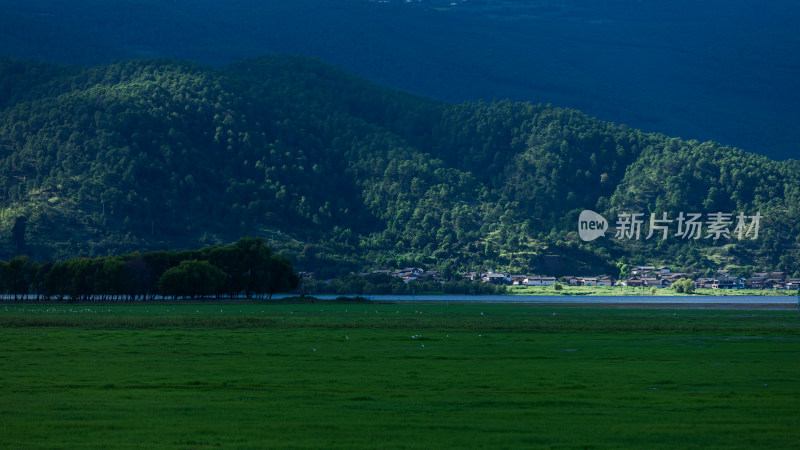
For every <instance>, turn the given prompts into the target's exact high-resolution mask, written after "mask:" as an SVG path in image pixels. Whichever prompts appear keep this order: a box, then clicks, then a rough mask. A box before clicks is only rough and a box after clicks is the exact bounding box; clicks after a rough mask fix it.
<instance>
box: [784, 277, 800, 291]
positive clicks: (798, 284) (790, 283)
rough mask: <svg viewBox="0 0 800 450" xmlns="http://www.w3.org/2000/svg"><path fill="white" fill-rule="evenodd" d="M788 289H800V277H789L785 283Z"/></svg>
mask: <svg viewBox="0 0 800 450" xmlns="http://www.w3.org/2000/svg"><path fill="white" fill-rule="evenodd" d="M784 287H785V288H786V289H800V278H789V279H788V280H786V284H785V285H784Z"/></svg>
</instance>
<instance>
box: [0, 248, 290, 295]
mask: <svg viewBox="0 0 800 450" xmlns="http://www.w3.org/2000/svg"><path fill="white" fill-rule="evenodd" d="M298 284H299V277H298V275H297V273H296V272H295V271H294V268H293V267H292V266H291V264H290V263H289V261H288V260H287V259H286V258H285V257H284V256H282V255H279V254H274V253H272V249H270V247H269V246H268V245H266V243H265V242H264V241H263V240H261V239H258V238H242V239H240V240H239V241H237V242H236V243H234V244H231V245H227V246H224V247H218V246H212V247H206V248H203V249H200V250H192V251H180V252H174V251H170V252H166V251H156V252H148V253H138V252H137V253H131V254H127V255H122V256H110V257H97V258H72V259H69V260H66V261H61V262H56V263H38V262H35V261H32V260H31V259H30V258H28V257H27V256H15V257H14V258H12V259H11V260H9V261H8V262H3V261H0V293H3V294H6V295H13V297H14V299H15V300H18V299H20V298H22V296H26V295H33V296H34V297H35V299H37V300H38V299H53V298H55V299H58V300H63V299H69V300H72V301H88V300H99V301H108V300H124V299H128V300H149V299H153V298H156V296H163V297H172V298H174V299H178V298H191V299H195V298H201V299H202V298H208V297H239V296H246V297H247V298H252V297H254V296H255V297H259V298H261V297H272V295H273V294H274V293H276V292H290V291H292V290H294V289H296V288H297V287H298Z"/></svg>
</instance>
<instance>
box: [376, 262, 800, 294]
mask: <svg viewBox="0 0 800 450" xmlns="http://www.w3.org/2000/svg"><path fill="white" fill-rule="evenodd" d="M378 273H380V274H386V275H390V276H394V277H398V278H401V279H402V280H403V281H404V282H406V283H408V282H410V281H434V282H443V281H444V280H442V279H441V278H440V276H439V272H437V271H427V270H425V269H422V268H420V267H408V268H405V269H399V270H374V271H372V272H369V273H362V274H360V275H362V276H364V275H369V274H378ZM463 278H464V279H466V280H469V281H477V282H483V283H491V284H499V285H507V286H553V285H554V284H556V283H561V284H565V285H569V286H633V287H646V288H651V287H656V288H667V287H670V286H672V283H674V282H675V281H678V280H680V279H681V278H689V279H692V280H694V284H695V287H696V288H705V289H798V288H800V278H791V277H787V275H786V274H785V273H783V272H759V273H754V274H753V275H752V276H751V277H748V278H745V277H737V276H731V275H730V272H729V271H727V270H718V271H717V273H716V274H715V275H714V276H713V277H708V276H700V275H697V274H693V273H686V272H673V271H671V270H670V268H669V267H666V266H661V267H655V266H636V267H634V268H633V269H631V270H630V273H629V274H628V275H627V276H626V277H625V278H623V279H620V280H617V279H616V278H614V277H611V276H564V277H559V278H556V277H550V276H545V275H514V274H511V273H509V272H493V271H488V272H466V273H464V274H463Z"/></svg>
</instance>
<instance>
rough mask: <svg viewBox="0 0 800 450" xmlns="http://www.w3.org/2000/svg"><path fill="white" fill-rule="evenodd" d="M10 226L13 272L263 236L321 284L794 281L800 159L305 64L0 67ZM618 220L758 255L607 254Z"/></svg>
mask: <svg viewBox="0 0 800 450" xmlns="http://www.w3.org/2000/svg"><path fill="white" fill-rule="evenodd" d="M0 208H2V209H1V210H0V259H8V258H10V257H12V256H14V255H17V254H28V255H31V256H32V257H34V258H36V259H40V260H47V259H60V258H65V257H71V256H98V255H108V254H119V253H128V252H132V251H137V250H139V251H145V250H158V249H181V248H197V247H198V246H200V245H220V244H228V243H231V242H234V241H236V240H237V239H239V238H240V237H242V236H260V237H262V238H264V239H266V240H267V241H268V242H270V243H271V244H272V245H273V246H274V247H276V248H277V249H278V250H280V251H283V252H284V253H285V254H287V255H288V256H290V257H291V258H292V259H293V262H294V264H295V267H297V268H298V269H300V270H303V269H305V270H312V271H316V272H317V274H318V276H321V277H324V276H331V275H335V274H338V273H347V272H349V271H358V270H363V269H369V268H390V267H398V266H406V265H412V264H413V265H423V266H426V267H429V268H433V267H438V268H439V269H440V270H442V271H443V273H445V274H446V275H447V274H453V273H455V272H457V271H463V270H469V269H479V268H486V269H488V268H492V269H495V270H500V269H510V270H518V271H524V272H545V273H551V274H564V273H577V272H578V271H594V272H596V273H612V274H616V273H617V269H616V267H615V265H616V263H617V262H619V261H624V262H627V263H639V262H645V261H647V262H654V263H655V262H663V263H668V264H670V265H677V266H680V267H684V268H698V269H699V268H707V267H718V266H720V265H734V266H750V265H752V266H757V267H759V268H762V267H763V268H771V269H778V270H783V271H787V272H790V273H794V272H796V271H798V270H800V256H798V254H799V253H800V252H799V251H798V249H799V248H800V240H798V239H800V238H798V236H800V223H799V222H798V219H797V217H798V212H800V211H799V210H800V163H798V162H797V161H786V162H776V161H772V160H770V159H767V158H765V157H761V156H756V155H753V154H749V153H745V152H743V151H740V150H738V149H731V148H728V147H722V146H719V145H717V144H714V143H698V142H696V141H688V142H687V141H682V140H680V139H673V138H668V137H666V136H662V135H656V134H646V133H642V132H639V131H636V130H631V129H629V128H627V127H625V126H618V125H614V124H611V123H606V122H601V121H598V120H595V119H593V118H591V117H588V116H586V115H584V114H581V113H580V112H577V111H573V110H568V109H561V108H556V107H551V106H549V105H547V106H544V105H533V104H528V103H512V102H509V101H496V102H492V103H477V104H473V103H466V104H460V105H451V104H447V103H441V102H436V101H432V100H428V99H424V98H420V97H416V96H412V95H409V94H406V93H403V92H398V91H393V90H390V89H387V88H383V87H380V86H377V85H374V84H371V83H368V82H366V81H364V80H362V79H360V78H357V77H355V76H351V75H349V74H346V73H344V72H342V71H340V70H337V69H336V68H333V67H331V66H327V65H324V64H322V63H320V62H318V61H316V60H312V59H305V58H300V57H292V56H269V57H263V58H259V59H254V60H245V61H241V62H238V63H236V64H233V65H230V66H226V67H224V68H208V67H203V66H197V65H192V64H188V63H182V62H176V61H170V60H140V61H129V62H123V63H118V64H111V65H108V66H99V67H92V68H82V67H64V66H54V65H47V64H40V63H35V62H28V61H19V60H14V59H0ZM584 209H592V210H594V211H597V212H599V213H601V214H603V215H604V216H605V217H606V218H608V221H609V226H610V227H612V229H611V230H609V232H608V233H606V237H605V238H600V239H598V240H595V241H592V242H584V241H582V240H581V239H580V238H579V237H578V233H577V231H578V225H577V220H578V215H579V213H580V212H581V211H582V210H584ZM622 211H635V212H640V213H643V214H645V218H646V219H648V220H649V215H650V213H651V212H654V213H656V214H657V215H658V216H659V217H660V216H661V214H662V213H664V212H666V213H668V214H669V217H671V218H673V219H674V218H675V217H677V216H678V214H679V213H680V212H686V213H689V212H700V213H714V212H726V213H732V215H733V216H734V218H735V216H736V215H737V214H738V213H744V214H746V215H754V214H755V213H756V212H759V213H760V215H761V216H762V217H763V219H762V220H761V226H760V236H759V238H758V239H755V240H752V239H744V240H738V239H735V238H730V239H720V240H713V239H705V238H702V239H697V240H685V239H684V240H681V239H667V240H663V241H662V240H656V239H651V240H644V239H642V240H639V241H634V240H619V239H613V236H614V231H613V227H614V226H615V224H614V222H615V220H616V217H617V216H616V215H617V214H618V213H619V212H622ZM734 221H735V219H734ZM734 224H735V222H734ZM645 228H646V226H645ZM645 231H646V230H645Z"/></svg>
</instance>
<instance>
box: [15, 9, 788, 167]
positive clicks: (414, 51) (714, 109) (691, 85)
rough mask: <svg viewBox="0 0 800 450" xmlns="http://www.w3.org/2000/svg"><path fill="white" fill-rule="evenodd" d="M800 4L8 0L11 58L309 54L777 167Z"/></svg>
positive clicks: (404, 84) (410, 84)
mask: <svg viewBox="0 0 800 450" xmlns="http://www.w3.org/2000/svg"><path fill="white" fill-rule="evenodd" d="M798 21H800V7H798V5H797V2H795V1H793V0H772V1H769V2H753V1H750V2H735V3H731V2H730V1H727V0H706V1H703V2H696V1H689V0H673V1H670V2H660V1H631V0H606V1H602V2H587V1H582V0H510V1H497V0H470V1H468V2H450V1H440V0H435V1H427V0H426V1H422V2H404V1H392V2H375V1H371V0H292V1H287V0H229V1H225V2H220V1H211V0H171V1H162V0H128V1H124V2H109V1H105V0H73V1H68V2H67V1H62V2H58V1H52V0H26V1H19V0H0V30H3V32H2V33H0V55H7V56H15V57H19V58H32V59H36V60H40V61H52V62H57V63H69V64H87V65H92V64H100V63H109V62H112V61H119V60H123V59H130V58H135V57H167V58H174V59H180V60H189V61H194V62H197V63H200V64H212V65H218V66H221V65H224V64H228V63H231V62H233V61H236V60H239V59H241V58H250V57H258V56H261V55H264V54H271V53H288V54H302V55H306V56H313V57H318V58H320V59H321V60H323V61H325V62H328V63H331V64H336V65H338V66H340V67H342V68H344V69H345V70H347V71H348V72H352V73H357V74H360V75H362V76H364V77H366V78H368V79H370V80H372V81H373V82H376V83H380V84H382V85H387V86H391V87H395V88H398V89H402V90H406V91H409V92H414V93H417V94H419V95H424V96H428V97H432V98H437V99H440V100H445V101H451V102H463V101H477V100H479V99H486V100H487V101H490V100H491V99H497V98H509V99H513V100H517V101H531V102H534V103H538V102H541V103H552V104H554V105H557V106H562V107H569V108H573V109H579V110H581V111H584V112H586V113H587V114H589V115H592V116H595V117H598V118H601V119H603V120H608V121H613V122H615V123H625V124H628V125H630V126H633V127H635V128H638V129H642V130H646V131H651V132H663V133H666V134H669V135H672V136H680V137H683V138H685V139H700V140H714V141H717V142H722V143H724V144H727V145H731V146H737V147H740V148H744V149H746V150H748V151H751V152H755V153H759V154H763V155H767V156H770V157H771V158H773V159H787V158H796V157H797V156H798V154H800V153H798V144H799V143H800V128H798V127H797V126H796V124H797V123H798V122H800V111H799V110H798V109H797V108H796V107H795V105H797V104H798V103H800V97H799V95H800V94H798V93H800V81H799V80H800V52H798V51H797V49H798V48H800V38H798V34H797V33H796V23H797V22H798Z"/></svg>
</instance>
